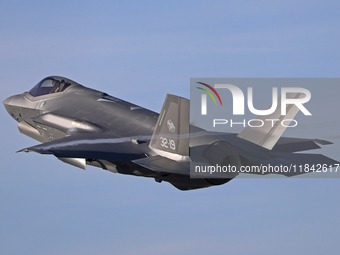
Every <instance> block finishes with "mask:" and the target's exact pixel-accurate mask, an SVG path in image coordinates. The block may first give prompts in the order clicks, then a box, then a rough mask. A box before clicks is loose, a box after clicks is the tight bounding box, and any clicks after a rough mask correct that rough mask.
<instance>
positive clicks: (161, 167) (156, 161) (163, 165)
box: [133, 155, 190, 175]
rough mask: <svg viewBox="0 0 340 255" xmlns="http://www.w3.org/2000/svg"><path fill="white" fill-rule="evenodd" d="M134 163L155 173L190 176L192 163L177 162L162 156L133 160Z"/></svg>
mask: <svg viewBox="0 0 340 255" xmlns="http://www.w3.org/2000/svg"><path fill="white" fill-rule="evenodd" d="M133 162H134V163H136V164H138V165H140V166H142V167H145V168H148V169H150V170H152V171H155V172H161V173H176V174H184V175H189V174H190V162H177V161H174V160H171V159H168V158H164V157H162V156H159V155H158V156H154V157H149V158H143V159H137V160H133Z"/></svg>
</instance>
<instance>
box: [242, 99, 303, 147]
mask: <svg viewBox="0 0 340 255" xmlns="http://www.w3.org/2000/svg"><path fill="white" fill-rule="evenodd" d="M304 97H305V95H304V94H301V93H288V94H287V98H288V99H300V98H304ZM299 110H300V109H299V108H298V107H297V106H296V105H294V104H289V105H287V107H286V115H281V98H279V100H278V105H277V108H276V110H275V112H273V113H272V114H270V115H264V116H258V117H257V119H256V121H254V125H258V123H264V124H263V126H261V127H251V126H248V127H246V128H245V129H244V130H242V132H241V133H239V134H238V137H240V138H242V139H244V140H247V141H249V142H252V143H255V144H257V145H259V146H262V147H264V148H266V149H268V150H271V149H272V148H273V147H274V145H275V144H276V143H277V141H278V140H279V139H280V137H281V135H282V134H283V132H284V131H285V130H286V128H287V127H288V126H290V125H293V124H290V123H291V122H292V121H293V119H294V117H295V115H296V114H297V113H298V112H299ZM282 124H283V125H282Z"/></svg>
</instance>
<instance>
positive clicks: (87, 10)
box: [0, 0, 340, 255]
mask: <svg viewBox="0 0 340 255" xmlns="http://www.w3.org/2000/svg"><path fill="white" fill-rule="evenodd" d="M339 7H340V4H339V2H338V1H322V2H321V1H308V2H306V1H297V0H294V1H289V0H288V1H287V0H285V1H275V2H272V1H233V2H231V1H197V0H196V1H180V2H179V1H172V2H170V1H125V2H124V3H122V2H121V1H119V2H118V1H56V2H55V3H52V2H51V1H34V0H33V1H15V0H12V1H7V0H2V1H0V74H1V75H0V77H1V80H0V88H1V95H2V98H1V100H4V99H5V98H7V97H8V96H10V95H13V94H18V93H22V92H24V91H28V90H29V89H31V88H32V87H33V86H34V85H35V84H36V83H38V82H39V81H40V80H41V79H43V78H44V77H46V76H49V75H60V76H65V77H68V78H70V79H72V80H74V81H76V82H78V83H80V84H83V85H85V86H88V87H92V88H95V89H97V90H101V91H104V92H107V93H109V94H111V95H113V96H116V97H119V98H122V99H124V100H127V101H131V102H133V103H135V104H137V105H141V106H143V107H146V108H149V109H151V110H154V111H160V109H161V107H162V104H163V101H164V98H165V95H166V93H172V94H176V95H179V96H183V97H186V98H189V94H190V90H189V82H190V78H191V77H294V78H295V77H339V73H338V72H339V68H340V61H339V53H340V50H339V39H340V36H339V31H340V17H339V11H340V8H339ZM321 96H322V97H324V98H328V97H329V100H328V102H327V100H326V102H327V105H328V106H327V107H329V105H332V107H333V108H332V109H333V110H334V108H335V109H339V102H338V98H337V97H338V93H337V94H335V93H334V91H326V92H324V94H322V95H321ZM321 106H322V107H323V105H321ZM336 107H338V108H336ZM335 112H336V111H335ZM327 116H328V112H326V111H325V112H324V118H325V119H327ZM0 117H1V119H2V122H1V125H0V128H1V129H0V130H1V132H0V135H1V143H2V146H1V148H0V153H1V159H2V164H1V170H0V253H1V254H83V255H86V254H94V253H96V254H105V255H106V254H148V255H149V254H207V253H210V254H226V253H228V254H261V255H263V254H337V253H338V251H339V249H340V244H339V242H338V239H339V236H340V219H339V217H338V213H339V210H340V204H339V199H338V194H339V192H340V185H339V184H340V179H315V178H312V179H310V178H304V179H288V178H283V179H242V178H239V179H235V180H232V181H231V182H230V183H228V184H226V185H223V186H217V187H211V188H208V189H202V190H195V191H187V192H181V191H179V190H177V189H175V188H174V187H172V186H171V185H170V184H168V183H161V184H159V183H156V182H155V181H154V180H153V179H147V178H139V177H132V176H124V175H119V174H112V173H110V172H107V171H103V170H100V169H99V168H94V167H87V169H86V171H83V170H80V169H78V168H75V167H72V166H69V165H67V164H64V163H62V162H61V161H58V160H57V159H56V158H55V157H53V156H46V155H39V154H35V153H29V154H26V153H15V152H16V151H18V150H20V149H22V148H25V147H28V146H32V145H35V144H37V143H38V142H36V141H34V140H32V139H30V138H28V137H25V136H24V135H22V134H20V133H19V131H18V129H17V123H16V122H15V121H14V120H13V119H12V118H11V117H10V116H9V115H8V114H7V112H6V110H5V108H2V110H0ZM328 117H329V118H328V121H329V122H326V124H327V125H325V122H323V123H322V124H319V125H321V126H323V127H325V126H326V128H327V129H326V131H325V132H324V133H323V134H322V136H321V137H319V138H325V137H328V136H329V134H331V135H332V136H333V135H334V136H336V135H339V133H338V128H337V127H338V124H339V121H338V118H339V117H338V115H337V116H328ZM336 125H337V126H336ZM313 132H314V131H313V130H312V131H310V132H309V131H308V130H307V131H306V134H308V135H309V134H310V135H314V134H315V135H319V133H318V132H314V133H313ZM311 138H315V137H311ZM337 141H338V142H339V139H334V142H335V144H334V147H333V148H339V144H336V142H337ZM324 151H326V152H329V153H331V154H332V156H338V154H339V150H337V151H334V150H333V151H332V149H329V148H328V149H326V150H322V152H324Z"/></svg>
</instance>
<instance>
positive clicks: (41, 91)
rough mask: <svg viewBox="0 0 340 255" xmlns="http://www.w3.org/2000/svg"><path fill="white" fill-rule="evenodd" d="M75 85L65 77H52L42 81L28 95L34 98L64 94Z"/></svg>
mask: <svg viewBox="0 0 340 255" xmlns="http://www.w3.org/2000/svg"><path fill="white" fill-rule="evenodd" d="M74 84H77V83H75V82H74V81H71V80H69V79H66V78H63V77H59V76H50V77H47V78H45V79H43V80H42V81H40V82H39V83H38V84H37V85H35V86H34V87H33V88H32V89H31V90H30V91H29V92H28V93H29V94H30V95H32V96H34V97H37V96H42V95H47V94H53V93H58V92H62V91H64V90H65V89H67V88H68V87H70V86H71V85H74Z"/></svg>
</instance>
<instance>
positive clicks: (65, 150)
mask: <svg viewBox="0 0 340 255" xmlns="http://www.w3.org/2000/svg"><path fill="white" fill-rule="evenodd" d="M140 139H144V140H143V141H141V140H140ZM147 139H150V137H149V136H145V137H139V139H136V138H133V137H124V138H122V137H114V136H113V135H112V134H91V135H87V134H77V135H74V136H68V137H65V138H61V139H58V140H54V141H51V142H47V143H43V144H39V145H36V146H32V147H28V148H25V149H22V150H20V151H25V152H37V153H40V154H53V155H54V156H56V157H57V158H83V159H86V158H88V159H103V160H111V161H121V162H131V160H134V159H139V158H143V157H145V151H146V150H145V148H147V144H148V140H147Z"/></svg>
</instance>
